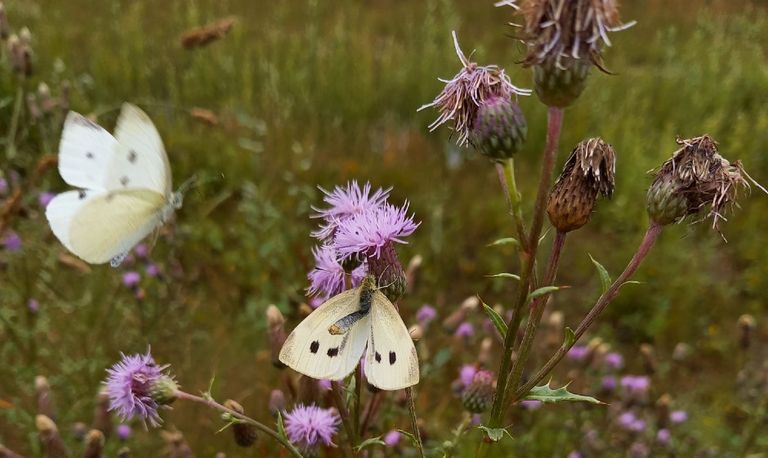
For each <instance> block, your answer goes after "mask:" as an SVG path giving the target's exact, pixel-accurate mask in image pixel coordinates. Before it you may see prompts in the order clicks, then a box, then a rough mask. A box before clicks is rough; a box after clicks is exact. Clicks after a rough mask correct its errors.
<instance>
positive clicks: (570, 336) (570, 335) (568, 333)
mask: <svg viewBox="0 0 768 458" xmlns="http://www.w3.org/2000/svg"><path fill="white" fill-rule="evenodd" d="M574 342H576V333H575V332H573V329H571V328H569V327H567V326H566V327H565V346H566V347H569V348H570V347H571V345H573V343H574Z"/></svg>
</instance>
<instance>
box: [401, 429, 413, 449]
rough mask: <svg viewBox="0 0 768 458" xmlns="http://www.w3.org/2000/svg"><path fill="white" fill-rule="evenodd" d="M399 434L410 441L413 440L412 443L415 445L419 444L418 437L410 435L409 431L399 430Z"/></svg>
mask: <svg viewBox="0 0 768 458" xmlns="http://www.w3.org/2000/svg"><path fill="white" fill-rule="evenodd" d="M397 432H399V433H400V434H402V435H403V436H405V437H407V438H408V439H410V440H411V443H412V444H413V445H416V443H417V441H416V436H414V435H413V434H411V433H409V432H408V431H406V430H404V429H398V430H397Z"/></svg>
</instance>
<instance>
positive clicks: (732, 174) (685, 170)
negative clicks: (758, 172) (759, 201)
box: [647, 135, 749, 229]
mask: <svg viewBox="0 0 768 458" xmlns="http://www.w3.org/2000/svg"><path fill="white" fill-rule="evenodd" d="M677 144H678V145H680V149H678V150H677V151H675V152H674V153H673V154H672V158H670V159H669V160H667V161H666V162H664V164H662V166H661V167H660V168H659V170H658V171H657V172H656V176H655V178H654V180H653V183H652V184H651V187H650V188H649V189H648V203H647V208H648V214H649V215H650V217H651V219H652V220H653V221H654V222H655V223H657V224H660V225H662V226H664V225H667V224H671V223H674V222H678V221H681V220H682V219H683V218H685V217H686V216H690V215H695V214H698V213H699V212H700V211H701V210H702V209H704V208H708V210H707V214H706V215H705V216H704V218H708V217H711V218H712V227H713V228H714V229H717V228H718V224H719V222H720V220H721V219H723V213H724V212H725V210H726V209H727V208H728V207H729V206H731V205H732V204H734V203H735V200H736V198H737V196H738V192H739V189H743V188H748V187H749V183H748V182H747V181H746V180H745V179H744V176H745V175H746V173H745V172H744V169H743V168H742V166H741V164H740V163H739V162H735V163H733V164H731V163H730V162H729V161H728V160H726V159H725V158H723V157H722V156H721V155H720V154H719V153H718V151H717V143H715V141H714V140H713V139H712V138H711V137H710V136H709V135H702V136H701V137H695V138H690V139H686V140H681V139H678V140H677Z"/></svg>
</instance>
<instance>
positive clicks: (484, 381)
mask: <svg viewBox="0 0 768 458" xmlns="http://www.w3.org/2000/svg"><path fill="white" fill-rule="evenodd" d="M494 394H496V382H495V380H494V379H493V373H491V372H490V371H486V370H480V371H477V373H476V374H475V375H474V377H473V378H472V383H470V384H469V385H467V387H466V388H465V389H464V391H463V392H462V393H461V401H462V403H463V404H464V408H465V409H467V410H468V411H469V412H472V413H483V412H485V411H486V410H488V408H489V407H490V406H491V403H492V402H493V396H494Z"/></svg>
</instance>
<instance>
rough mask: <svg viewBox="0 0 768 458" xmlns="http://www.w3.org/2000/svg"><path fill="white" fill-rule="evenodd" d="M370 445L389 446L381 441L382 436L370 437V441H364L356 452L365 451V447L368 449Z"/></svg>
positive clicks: (356, 448)
mask: <svg viewBox="0 0 768 458" xmlns="http://www.w3.org/2000/svg"><path fill="white" fill-rule="evenodd" d="M369 445H387V444H386V443H385V442H384V441H383V440H381V436H376V437H369V438H368V439H366V440H364V441H363V442H362V443H361V444H360V445H358V446H357V447H355V451H357V452H359V451H360V450H362V449H364V448H365V447H368V446H369Z"/></svg>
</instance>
